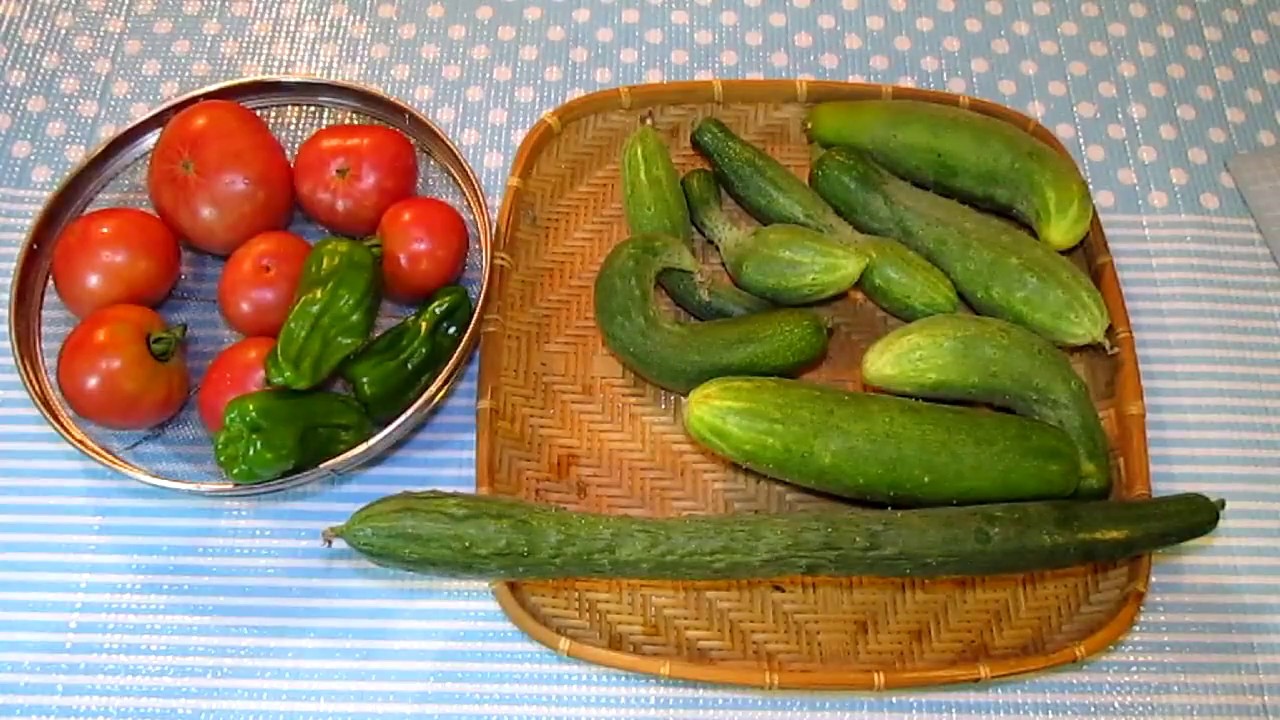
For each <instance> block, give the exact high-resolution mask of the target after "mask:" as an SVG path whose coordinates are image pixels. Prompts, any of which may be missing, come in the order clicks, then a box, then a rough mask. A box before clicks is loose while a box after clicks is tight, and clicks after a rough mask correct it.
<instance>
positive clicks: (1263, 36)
mask: <svg viewBox="0 0 1280 720" xmlns="http://www.w3.org/2000/svg"><path fill="white" fill-rule="evenodd" d="M1249 39H1250V40H1253V44H1254V45H1262V44H1265V43H1266V42H1267V40H1268V38H1267V31H1266V30H1263V29H1262V28H1258V29H1257V30H1254V31H1253V32H1251V33H1249Z"/></svg>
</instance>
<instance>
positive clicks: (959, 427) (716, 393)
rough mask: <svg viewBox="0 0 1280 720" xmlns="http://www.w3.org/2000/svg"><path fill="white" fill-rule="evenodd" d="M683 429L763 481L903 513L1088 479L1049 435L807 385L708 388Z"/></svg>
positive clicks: (721, 383) (1009, 418) (1027, 425)
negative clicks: (1082, 477)
mask: <svg viewBox="0 0 1280 720" xmlns="http://www.w3.org/2000/svg"><path fill="white" fill-rule="evenodd" d="M684 425H685V431H686V432H688V433H689V435H690V436H691V437H692V438H693V439H694V440H696V441H697V442H698V444H700V445H702V446H703V447H705V448H707V449H708V450H710V451H712V452H714V453H716V454H717V455H719V456H721V457H723V458H726V459H728V460H730V461H732V462H734V463H736V464H738V465H741V466H742V467H745V468H748V469H750V470H754V471H756V472H758V473H760V474H762V475H766V476H768V477H771V478H773V479H775V480H780V481H782V482H785V483H790V484H792V485H796V486H799V487H804V488H808V489H810V490H817V491H819V492H823V493H827V494H829V495H835V496H838V497H842V498H848V499H851V500H858V501H863V502H870V503H877V504H883V505H890V506H894V507H929V506H938V505H972V504H978V503H991V502H1014V501H1022V500H1044V499H1054V498H1065V497H1068V496H1070V495H1071V494H1072V493H1073V492H1074V491H1075V489H1076V486H1077V485H1078V484H1079V481H1080V461H1079V456H1078V454H1077V452H1076V447H1075V444H1074V443H1073V442H1072V441H1071V438H1070V437H1068V436H1067V434H1066V433H1065V432H1063V431H1062V430H1060V429H1058V428H1055V427H1053V426H1051V425H1048V424H1045V423H1042V422H1039V421H1036V420H1029V419H1027V418H1022V417H1019V416H1017V415H1009V414H1005V413H996V412H989V411H984V410H978V409H975V408H967V407H956V406H951V405H942V404H935V403H930V402H922V401H919V400H909V399H905V398H900V397H895V396H892V395H875V394H871V393H860V392H850V391H846V390H841V389H838V388H835V387H829V386H826V385H821V384H818V383H814V382H809V381H804V380H793V379H786V378H762V377H759V378H757V377H727V376H726V377H720V378H716V379H714V380H710V381H708V382H706V383H703V384H702V385H699V386H698V387H697V388H695V389H694V390H693V391H692V392H691V393H689V396H688V398H687V399H686V401H685V404H684Z"/></svg>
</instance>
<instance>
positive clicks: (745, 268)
mask: <svg viewBox="0 0 1280 720" xmlns="http://www.w3.org/2000/svg"><path fill="white" fill-rule="evenodd" d="M680 183H681V185H682V186H683V187H684V196H685V199H686V200H687V201H688V204H689V210H690V216H691V217H692V218H693V223H694V225H695V226H696V227H697V228H698V230H699V231H701V233H702V235H703V236H704V237H706V238H707V239H708V240H710V241H711V242H713V243H715V245H716V247H717V248H718V249H719V251H720V259H721V260H722V261H723V262H724V265H725V268H726V269H727V270H728V271H729V276H730V277H732V278H733V281H734V283H736V284H737V285H738V286H739V287H742V288H743V289H745V290H746V291H747V292H749V293H751V294H752V295H756V296H759V297H762V298H765V299H766V300H769V301H771V302H774V303H777V304H779V305H807V304H810V303H815V302H819V301H821V300H826V299H828V298H832V297H835V296H836V295H840V294H843V293H846V292H848V291H849V290H851V289H852V288H853V286H854V284H855V283H857V282H858V278H859V277H860V276H861V275H862V271H863V270H864V269H866V267H867V258H866V257H865V256H863V255H862V253H860V252H858V250H857V249H856V248H854V247H852V246H850V245H849V244H848V243H844V242H840V241H839V240H834V239H832V238H831V237H829V236H827V235H825V234H823V233H821V232H818V231H817V230H811V229H809V228H807V227H804V226H802V225H791V224H786V223H779V224H776V225H765V226H762V227H757V228H754V229H752V230H748V229H746V228H743V227H739V226H737V225H735V224H734V222H733V220H731V219H730V218H729V216H728V215H726V214H725V212H724V207H723V206H722V205H721V201H720V186H719V185H718V184H716V178H715V175H714V174H713V173H712V172H711V171H710V170H706V169H702V168H699V169H697V170H690V171H689V172H687V173H685V176H684V178H682V179H681V181H680Z"/></svg>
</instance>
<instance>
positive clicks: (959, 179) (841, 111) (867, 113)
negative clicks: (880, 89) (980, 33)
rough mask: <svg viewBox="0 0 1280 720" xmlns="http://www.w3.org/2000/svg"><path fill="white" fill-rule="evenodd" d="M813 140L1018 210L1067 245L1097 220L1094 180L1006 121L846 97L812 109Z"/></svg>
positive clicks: (949, 191) (1009, 211)
mask: <svg viewBox="0 0 1280 720" xmlns="http://www.w3.org/2000/svg"><path fill="white" fill-rule="evenodd" d="M806 125H807V132H808V135H809V137H810V139H812V140H814V141H816V142H818V143H820V144H822V145H825V146H848V147H855V148H859V149H861V150H863V151H865V152H868V153H870V154H871V155H872V157H873V158H875V160H876V162H878V163H879V164H881V165H883V166H884V167H885V168H887V169H888V170H889V171H890V172H892V173H893V174H894V175H897V176H899V177H902V178H905V179H907V180H910V181H911V182H913V183H915V184H916V185H919V186H921V187H924V188H928V189H931V190H933V191H935V192H939V193H941V194H944V195H949V196H951V197H954V198H956V199H959V200H963V201H965V202H969V203H972V204H974V205H979V206H982V207H985V208H987V209H988V210H994V211H998V212H1001V213H1003V214H1006V215H1010V216H1013V217H1016V218H1017V219H1019V220H1020V221H1022V222H1023V223H1026V224H1027V225H1028V226H1030V227H1031V228H1034V229H1035V232H1036V234H1037V235H1038V236H1039V238H1040V239H1041V240H1042V241H1044V243H1045V244H1047V245H1048V246H1049V247H1050V248H1052V249H1054V250H1057V251H1063V250H1067V249H1069V248H1071V247H1073V246H1074V245H1076V244H1077V243H1079V242H1080V240H1081V239H1082V238H1084V236H1085V234H1086V233H1087V232H1088V231H1089V224H1090V222H1092V220H1093V202H1092V200H1091V199H1090V197H1089V187H1088V185H1086V184H1085V181H1084V179H1083V178H1082V177H1081V176H1080V172H1079V171H1078V170H1077V169H1076V166H1075V164H1074V163H1073V162H1071V160H1070V159H1068V158H1066V157H1064V156H1062V155H1061V154H1059V153H1058V152H1056V151H1055V150H1054V149H1053V148H1052V147H1050V146H1049V145H1047V144H1046V143H1043V142H1041V141H1040V140H1038V139H1036V138H1034V137H1032V136H1031V135H1030V134H1028V133H1026V132H1023V131H1022V130H1021V129H1020V128H1017V127H1014V126H1013V125H1010V124H1009V123H1007V122H1004V121H1002V120H997V119H996V118H993V117H988V116H986V115H982V114H980V113H977V112H975V111H973V110H969V109H966V108H960V107H955V106H951V105H940V104H938V103H932V102H926V101H918V100H843V101H833V102H826V103H821V104H818V105H816V106H815V107H814V108H813V109H812V110H810V112H809V116H808V119H807V123H806Z"/></svg>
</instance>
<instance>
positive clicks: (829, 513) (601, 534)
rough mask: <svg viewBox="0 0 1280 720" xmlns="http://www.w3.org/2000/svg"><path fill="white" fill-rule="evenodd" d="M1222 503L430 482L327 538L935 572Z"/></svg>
mask: <svg viewBox="0 0 1280 720" xmlns="http://www.w3.org/2000/svg"><path fill="white" fill-rule="evenodd" d="M1221 511H1222V503H1221V502H1218V501H1213V500H1210V499H1209V498H1207V497H1205V496H1203V495H1198V494H1194V493H1186V494H1181V495H1170V496H1166V497H1160V498H1154V499H1148V500H1132V501H1125V502H1115V501H1109V500H1096V501H1084V500H1048V501H1040V502H1024V503H1003V504H993V505H977V506H971V507H945V508H926V509H918V510H866V509H853V508H848V509H845V508H841V509H832V510H821V511H802V512H794V513H780V514H766V513H742V514H726V515H693V516H684V517H661V518H655V517H636V516H631V515H607V514H603V513H588V512H575V511H570V510H566V509H563V508H559V507H556V506H552V505H542V504H537V503H532V502H529V501H526V500H519V499H516V498H510V497H494V496H485V495H471V494H463V493H448V492H441V491H425V492H405V493H400V494H397V495H390V496H387V497H384V498H381V499H379V500H375V501H373V502H371V503H369V504H367V505H364V506H363V507H361V508H359V509H358V510H356V511H355V513H353V514H352V515H351V517H350V518H348V519H347V521H346V522H345V523H342V524H341V525H337V526H334V527H330V528H327V529H326V530H325V531H324V533H323V538H324V541H325V544H326V545H330V544H332V542H333V541H334V540H335V539H338V538H341V539H342V540H343V542H345V543H346V544H347V545H348V547H350V548H352V549H354V550H355V551H356V552H358V553H360V554H361V555H363V556H364V557H365V558H366V559H367V560H369V561H370V562H372V563H374V564H376V565H381V566H384V567H389V568H398V569H402V570H407V571H411V572H416V573H424V574H431V575H437V576H444V577H461V578H479V579H484V580H538V579H543V580H550V579H560V578H601V579H640V580H743V579H770V578H779V577H787V576H794V575H810V576H836V577H840V576H871V577H917V578H926V577H946V576H983V575H997V574H1004V573H1018V572H1030V571H1040V570H1054V569H1058V568H1066V567H1074V566H1078V565H1084V564H1087V563H1094V562H1111V561H1116V560H1123V559H1126V558H1129V557H1133V556H1136V555H1141V554H1144V553H1149V552H1153V551H1155V550H1159V549H1162V548H1166V547H1170V546H1173V545H1177V544H1179V543H1183V542H1187V541H1189V540H1193V539H1195V538H1198V537H1201V536H1203V535H1206V534H1208V533H1210V532H1212V531H1213V529H1214V528H1215V527H1217V524H1218V520H1219V517H1220V514H1221Z"/></svg>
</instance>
